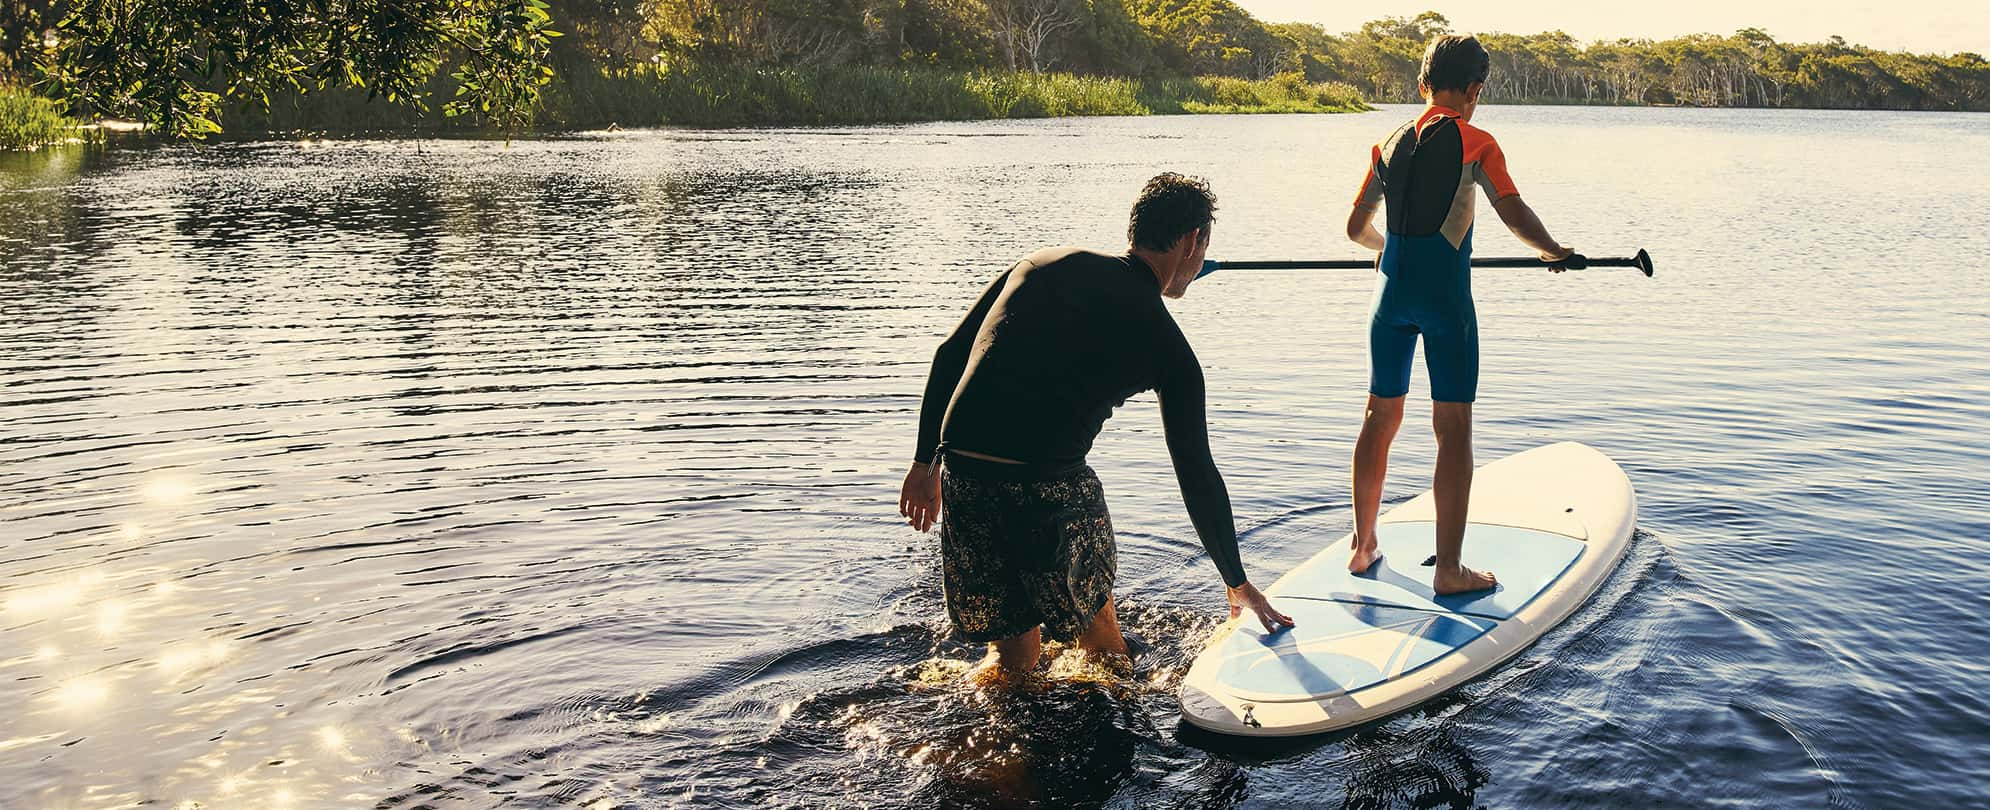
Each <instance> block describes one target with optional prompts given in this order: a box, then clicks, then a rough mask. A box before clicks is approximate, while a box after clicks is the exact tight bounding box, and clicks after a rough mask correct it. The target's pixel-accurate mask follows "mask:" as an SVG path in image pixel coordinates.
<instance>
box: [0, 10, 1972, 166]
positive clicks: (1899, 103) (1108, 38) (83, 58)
mask: <svg viewBox="0 0 1990 810" xmlns="http://www.w3.org/2000/svg"><path fill="white" fill-rule="evenodd" d="M1450 32H1452V26H1451V24H1450V22H1449V21H1448V20H1446V19H1445V18H1444V16H1443V15H1441V14H1437V13H1435V12H1425V13H1423V14H1420V15H1417V16H1415V17H1389V18H1384V19H1379V20H1373V21H1370V22H1368V23H1365V24H1363V25H1362V26H1361V28H1360V29H1359V30H1355V31H1348V32H1340V33H1334V32H1329V31H1327V30H1326V29H1324V28H1322V27H1320V26H1317V25H1307V24H1300V23H1284V24H1271V23H1266V22H1263V21H1260V20H1258V19H1257V18H1256V17H1254V16H1252V15H1251V14H1250V13H1249V12H1247V11H1245V10H1244V9H1243V8H1242V7H1240V6H1238V5H1237V4H1236V3H1234V2H1231V0H256V2H226V3H218V2H217V3H187V2H183V0H0V84H15V85H23V86H25V85H33V86H37V87H39V88H41V89H42V91H43V92H44V93H45V94H48V95H51V96H55V97H58V98H62V99H64V100H66V101H68V102H69V103H70V104H71V106H72V108H77V109H78V110H79V112H81V113H83V114H109V115H123V116H127V117H136V118H141V119H146V120H150V121H154V122H156V123H160V124H162V125H163V126H164V128H166V129H167V130H168V131H170V132H173V133H176V134H194V135H197V134H199V133H201V132H204V131H208V130H211V129H212V128H213V125H214V124H213V120H212V118H213V116H214V114H215V113H216V111H217V110H218V109H219V108H220V107H221V106H223V105H224V104H225V103H228V102H247V103H255V102H257V101H259V100H261V99H266V98H267V97H268V96H269V94H270V93H272V92H296V93H309V92H317V91H323V90H325V89H328V88H348V89H352V88H357V89H363V90H365V91H366V92H367V93H369V94H375V95H384V96H387V97H388V98H389V100H391V101H402V102H408V103H412V104H415V105H418V106H426V105H428V104H431V103H433V104H436V105H437V106H440V107H441V108H443V110H444V111H445V112H447V113H456V114H467V115H470V116H473V117H477V118H482V119H489V120H493V121H497V122H499V123H515V122H518V121H521V120H526V119H527V118H528V117H529V111H530V110H531V109H532V108H533V107H534V106H535V105H536V104H537V103H538V101H539V88H540V87H542V86H543V85H545V84H547V83H549V82H551V81H553V80H554V77H555V76H556V75H558V74H559V73H562V72H566V73H573V72H579V71H588V72H594V73H608V74H614V73H616V72H617V71H624V72H626V71H631V70H648V71H652V72H658V71H667V70H670V69H673V68H681V67H699V66H704V67H711V66H717V67H723V68H727V69H732V70H748V71H750V70H764V69H798V68H808V69H831V68H836V67H839V66H841V67H853V68H854V67H862V68H888V69H899V70H902V69H932V70H940V71H950V72H987V71H1010V72H1029V73H1069V74H1077V75H1081V76H1113V77H1131V78H1136V79H1157V78H1170V77H1188V76H1226V77H1238V78H1246V79H1265V78H1269V77H1273V76H1282V75H1295V74H1296V75H1298V76H1302V77H1303V78H1304V79H1305V80H1306V81H1308V82H1312V83H1331V82H1344V83H1347V84H1349V85H1352V86H1354V87H1356V88H1359V89H1360V91H1361V92H1363V93H1366V94H1368V95H1369V97H1370V98H1371V99H1372V100H1376V101H1414V100H1416V97H1417V96H1416V73H1417V66H1418V61H1419V59H1420V57H1421V54H1422V51H1423V48H1424V45H1425V43H1427V42H1428V41H1429V39H1430V38H1431V37H1432V36H1435V35H1437V34H1442V33H1450ZM563 35H564V36H563ZM1480 39H1481V41H1482V42H1484V43H1485V45H1486V47H1487V49H1488V50H1489V51H1490V52H1491V54H1492V58H1493V75H1492V79H1491V81H1490V83H1489V86H1488V88H1487V93H1488V100H1489V101H1491V102H1493V103H1499V102H1547V103H1578V104H1677V105H1700V106H1732V107H1831V108H1869V109H1901V110H1990V63H1986V62H1985V60H1984V59H1983V57H1982V56H1980V55H1978V54H1974V53H1958V54H1954V55H1948V56H1940V55H1924V54H1912V53H1900V52H1891V51H1879V50H1874V49H1870V48H1865V47H1861V46H1859V45H1854V44H1850V43H1847V42H1846V41H1845V40H1844V39H1842V38H1839V37H1833V38H1831V39H1830V40H1829V41H1827V42H1821V43H1801V44H1798V43H1784V42H1778V41H1776V40H1775V39H1774V38H1772V37H1771V36H1770V35H1769V34H1768V33H1766V32H1764V31H1762V30H1760V29H1753V28H1751V29H1744V30H1741V31H1738V32H1735V33H1734V34H1731V35H1712V34H1702V35H1694V36H1685V37H1675V38H1671V39H1664V40H1651V39H1618V40H1611V41H1603V42H1590V43H1583V42H1579V41H1577V40H1575V39H1574V38H1573V37H1570V36H1569V35H1568V34H1566V33H1563V32H1559V31H1554V32H1546V33H1539V34H1531V35H1515V34H1501V33H1488V34H1483V35H1481V37H1480ZM445 77H447V79H448V81H444V79H445ZM438 82H442V83H444V84H447V85H449V86H446V87H443V88H442V89H441V90H440V91H439V92H438V90H437V84H438Z"/></svg>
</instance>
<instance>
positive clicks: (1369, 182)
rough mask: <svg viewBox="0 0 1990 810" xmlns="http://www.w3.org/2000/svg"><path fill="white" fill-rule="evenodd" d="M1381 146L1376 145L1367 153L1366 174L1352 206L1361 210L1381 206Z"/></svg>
mask: <svg viewBox="0 0 1990 810" xmlns="http://www.w3.org/2000/svg"><path fill="white" fill-rule="evenodd" d="M1381 172H1382V145H1381V144H1376V145H1375V146H1374V147H1372V148H1370V149H1369V151H1368V174H1366V175H1364V176H1363V177H1362V178H1361V191H1359V192H1356V193H1355V195H1354V204H1355V205H1356V206H1358V207H1361V208H1374V207H1375V206H1378V205H1381V204H1382V174H1381Z"/></svg>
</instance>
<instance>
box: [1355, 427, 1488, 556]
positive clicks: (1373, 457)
mask: <svg viewBox="0 0 1990 810" xmlns="http://www.w3.org/2000/svg"><path fill="white" fill-rule="evenodd" d="M1466 407H1467V408H1470V407H1471V406H1469V405H1467V406H1466ZM1402 426H1403V398H1402V397H1378V396H1375V395H1374V394H1369V395H1368V411H1367V413H1366V415H1365V416H1363V417H1362V420H1361V437H1360V438H1359V439H1356V440H1355V442H1354V557H1353V558H1352V559H1350V560H1348V562H1347V570H1349V571H1353V572H1354V573H1357V574H1359V573H1361V572H1363V571H1366V570H1368V568H1369V567H1370V566H1373V565H1374V564H1375V560H1376V558H1378V557H1381V556H1382V552H1381V550H1380V549H1377V548H1376V547H1375V515H1376V513H1378V512H1380V511H1382V483H1383V481H1384V480H1385V479H1387V478H1388V476H1389V444H1390V443H1391V442H1393V441H1395V439H1396V430H1397V429H1398V428H1401V427H1402ZM1466 474H1467V475H1470V474H1471V465H1470V463H1469V462H1467V464H1466Z"/></svg>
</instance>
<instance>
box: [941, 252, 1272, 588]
mask: <svg viewBox="0 0 1990 810" xmlns="http://www.w3.org/2000/svg"><path fill="white" fill-rule="evenodd" d="M1160 293H1161V290H1160V282H1159V281H1158V280H1157V279H1156V278H1155V277H1154V272H1153V271H1152V270H1150V269H1148V267H1147V265H1146V263H1145V262H1142V261H1141V260H1140V259H1138V258H1135V257H1132V256H1108V255H1105V254H1102V253H1095V252H1092V251H1088V250H1079V249H1076V248H1052V249H1049V250H1043V251H1039V252H1037V253H1036V254H1034V255H1031V256H1030V257H1029V258H1027V259H1024V260H1023V261H1021V262H1019V263H1017V264H1016V266H1014V267H1011V268H1009V270H1008V271H1006V272H1004V273H1003V274H1002V275H1001V276H1000V277H998V278H996V279H995V282H994V283H993V284H990V285H989V286H988V289H987V290H986V291H985V292H983V293H982V294H981V298H980V299H979V300H977V301H976V302H975V304H974V308H973V309H972V310H970V311H969V312H968V314H967V317H966V318H964V319H962V320H961V322H960V325H959V326H957V327H955V328H954V332H953V334H952V335H951V336H949V337H948V338H947V339H946V341H945V342H943V343H941V344H940V348H939V351H937V352H935V353H934V356H933V368H932V371H931V373H930V374H929V375H928V376H927V378H926V393H925V400H924V402H923V403H922V404H921V406H920V413H919V446H918V449H917V452H916V453H915V454H914V458H915V459H916V460H917V461H919V462H921V463H928V462H931V461H932V460H933V456H934V453H935V450H936V448H937V447H938V446H939V445H940V444H941V443H942V442H944V443H945V444H946V446H947V447H949V448H952V449H955V450H968V451H972V452H975V453H981V454H984V455H989V456H995V457H998V458H1006V459H1013V460H1016V461H1021V462H1024V463H1025V464H1028V465H1030V466H1031V467H1032V468H1037V469H1042V470H1045V471H1052V470H1059V469H1065V468H1069V467H1072V466H1076V465H1078V464H1082V463H1084V460H1085V455H1086V454H1087V453H1088V452H1090V451H1091V449H1092V441H1093V440H1094V439H1096V438H1097V437H1098V435H1099V430H1100V429H1101V428H1103V427H1104V426H1105V421H1106V418H1107V417H1110V416H1111V415H1112V410H1113V408H1115V407H1117V406H1119V405H1120V404H1122V403H1124V402H1125V401H1126V398H1127V397H1130V396H1133V395H1134V394H1137V393H1139V392H1141V391H1147V390H1152V391H1154V392H1155V394H1156V395H1157V397H1158V398H1159V399H1160V402H1161V423H1162V426H1163V427H1164V428H1165V429H1166V431H1167V437H1168V455H1169V456H1170V457H1171V458H1172V459H1173V461H1174V466H1175V478H1176V480H1177V481H1178V482H1179V483H1180V484H1181V489H1182V501H1183V502H1184V503H1185V504H1186V505H1187V507H1188V512H1189V519H1190V520H1191V521H1192V522H1194V524H1195V530H1196V534H1197V535H1199V536H1200V537H1201V538H1202V545H1203V548H1204V549H1207V550H1208V552H1209V557H1210V559H1211V560H1213V561H1214V562H1215V563H1216V568H1217V570H1218V571H1220V572H1221V573H1222V574H1223V582H1224V584H1226V585H1229V586H1231V587H1235V586H1237V585H1240V584H1242V583H1243V582H1244V581H1245V580H1244V566H1243V563H1242V561H1241V560H1239V558H1238V555H1237V533H1236V526H1235V523H1234V522H1233V521H1232V518H1231V514H1230V493H1229V492H1228V491H1227V490H1226V489H1224V487H1223V477H1222V476H1221V475H1220V474H1218V473H1217V471H1216V462H1215V461H1214V460H1213V459H1211V458H1210V455H1209V432H1208V425H1207V423H1206V421H1205V417H1204V412H1203V408H1204V403H1203V399H1204V391H1203V382H1202V366H1201V364H1200V363H1198V362H1197V361H1196V358H1195V352H1194V351H1193V350H1191V349H1190V348H1189V345H1188V339H1187V338H1185V337H1183V335H1182V331H1181V328H1180V327H1178V326H1176V325H1175V319H1174V317H1173V316H1172V315H1170V314H1168V308H1167V306H1166V305H1165V304H1163V303H1162V301H1161V294H1160Z"/></svg>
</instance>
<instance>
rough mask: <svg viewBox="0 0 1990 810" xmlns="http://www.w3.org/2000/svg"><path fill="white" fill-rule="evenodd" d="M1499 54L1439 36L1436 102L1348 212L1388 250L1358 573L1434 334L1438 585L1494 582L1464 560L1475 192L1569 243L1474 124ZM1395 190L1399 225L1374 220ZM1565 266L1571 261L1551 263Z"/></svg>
mask: <svg viewBox="0 0 1990 810" xmlns="http://www.w3.org/2000/svg"><path fill="white" fill-rule="evenodd" d="M1491 61H1492V60H1491V58H1490V57H1489V56H1488V55H1487V54H1486V50H1485V48H1483V47H1481V46H1480V45H1479V41H1478V40H1477V39H1476V38H1473V37H1470V36H1441V37H1438V38H1436V39H1434V40H1431V43H1430V47H1429V48H1428V49H1426V50H1425V51H1424V54H1423V69H1422V72H1421V73H1420V74H1419V75H1418V76H1417V84H1418V88H1419V89H1420V91H1421V92H1422V94H1423V96H1424V98H1425V100H1427V101H1428V102H1429V106H1428V107H1426V108H1425V109H1424V111H1423V113H1422V114H1421V115H1418V116H1417V118H1416V120H1415V121H1411V122H1410V123H1408V124H1405V125H1403V126H1402V127H1401V128H1399V129H1397V130H1396V131H1395V132H1394V133H1393V134H1391V135H1390V136H1389V137H1388V138H1387V139H1386V140H1384V141H1382V142H1381V143H1379V144H1376V145H1375V147H1374V149H1373V150H1372V151H1371V153H1370V158H1369V167H1368V176H1367V178H1366V179H1365V180H1364V181H1363V182H1362V184H1361V192H1360V193H1359V194H1357V195H1356V197H1355V200H1354V211H1353V212H1352V213H1351V214H1349V215H1348V219H1347V238H1349V239H1352V240H1354V241H1355V242H1357V243H1359V244H1360V245H1361V246H1363V247H1366V248H1369V249H1370V250H1376V251H1380V252H1381V254H1382V256H1381V259H1380V260H1379V261H1378V262H1377V270H1378V271H1379V275H1378V276H1377V279H1376V285H1375V295H1374V298H1373V299H1372V302H1371V304H1370V310H1369V312H1370V316H1369V324H1368V410H1367V414H1366V416H1365V418H1364V419H1363V420H1362V423H1361V437H1360V439H1359V440H1358V441H1356V443H1355V446H1354V556H1353V558H1352V559H1350V560H1349V561H1348V566H1347V567H1348V570H1350V571H1353V572H1355V573H1362V572H1364V571H1367V570H1368V569H1369V567H1371V566H1373V565H1374V564H1375V561H1376V560H1378V559H1380V558H1381V556H1382V555H1381V551H1380V550H1379V549H1378V548H1377V547H1376V536H1375V518H1376V513H1377V512H1378V511H1380V509H1381V502H1382V483H1383V480H1384V478H1385V477H1386V476H1387V473H1388V464H1389V444H1390V442H1391V441H1393V440H1394V439H1395V437H1396V430H1397V428H1400V427H1402V423H1403V396H1404V395H1405V394H1407V393H1409V385H1410V363H1411V361H1412V360H1413V359H1414V356H1415V354H1416V344H1417V336H1418V335H1422V336H1423V339H1424V350H1423V357H1424V367H1425V368H1426V369H1427V370H1428V371H1429V374H1430V398H1431V422H1432V427H1433V428H1434V429H1435V431H1436V433H1437V476H1436V481H1435V485H1434V486H1433V487H1432V489H1433V491H1434V492H1433V494H1434V497H1435V498H1436V500H1437V570H1436V572H1435V574H1434V581H1433V585H1434V588H1435V590H1436V591H1437V593H1439V594H1452V593H1463V592H1466V591H1476V590H1483V589H1486V588H1491V587H1494V586H1495V585H1497V584H1498V580H1496V579H1494V578H1493V575H1492V573H1491V572H1488V571H1474V570H1472V569H1469V568H1466V567H1465V566H1464V565H1463V564H1462V563H1461V562H1460V560H1459V554H1460V552H1461V549H1462V547H1463V546H1464V542H1465V516H1466V512H1467V509H1468V506H1469V503H1470V498H1471V492H1472V401H1473V399H1475V398H1476V396H1477V389H1478V379H1479V328H1478V318H1477V315H1476V314H1475V313H1474V311H1473V308H1472V288H1471V263H1472V204H1473V200H1472V192H1473V187H1474V186H1477V187H1479V188H1481V189H1484V191H1485V194H1486V197H1487V199H1489V200H1491V201H1492V206H1493V210H1494V211H1497V212H1498V213H1499V218H1500V221H1501V222H1503V223H1505V224H1506V227H1507V228H1509V229H1511V230H1512V231H1513V234H1514V235H1515V236H1517V237H1519V238H1520V241H1522V242H1525V243H1527V245H1528V246H1529V247H1532V248H1534V249H1535V250H1537V251H1540V254H1541V258H1542V259H1543V260H1545V261H1549V262H1554V261H1559V260H1561V259H1565V258H1567V257H1568V256H1569V254H1570V253H1571V251H1570V250H1569V249H1568V248H1566V247H1563V246H1562V245H1561V244H1559V243H1557V242H1556V241H1555V240H1554V238H1553V237H1551V236H1549V235H1548V230H1547V228H1545V227H1543V226H1542V225H1541V220H1540V219H1539V218H1538V217H1536V216H1535V215H1534V211H1533V209H1531V208H1528V207H1527V203H1525V202H1522V201H1521V200H1520V192H1519V191H1517V190H1516V189H1515V188H1514V186H1513V180H1512V178H1510V177H1508V176H1507V173H1506V156H1505V155H1504V154H1503V153H1501V152H1500V148H1499V144H1498V143H1497V142H1495V141H1494V140H1493V138H1492V136H1491V135H1489V134H1486V132H1485V131H1484V130H1481V129H1479V128H1477V127H1474V126H1472V125H1471V123H1470V122H1471V120H1472V113H1473V112H1474V111H1476V110H1477V108H1478V104H1479V93H1480V92H1481V91H1483V90H1484V89H1485V86H1486V76H1487V73H1488V72H1489V71H1490V70H1491ZM1385 201H1386V203H1387V206H1386V211H1387V214H1388V219H1387V225H1388V235H1387V236H1386V237H1385V236H1383V235H1382V234H1381V233H1378V232H1377V231H1376V230H1375V228H1374V225H1373V223H1374V220H1375V209H1376V206H1377V205H1381V204H1383V203H1384V202H1385ZM1552 269H1554V270H1555V271H1556V272H1560V270H1561V268H1552Z"/></svg>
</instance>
